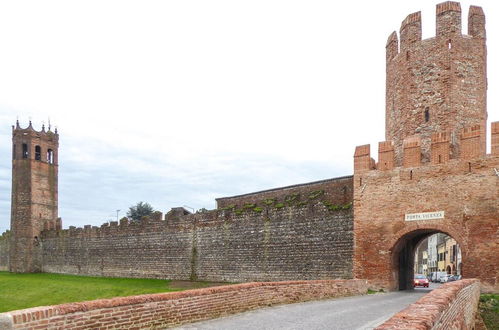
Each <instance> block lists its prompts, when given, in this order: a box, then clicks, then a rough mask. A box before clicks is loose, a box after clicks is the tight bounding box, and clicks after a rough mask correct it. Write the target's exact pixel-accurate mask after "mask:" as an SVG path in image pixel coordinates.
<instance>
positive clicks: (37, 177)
mask: <svg viewBox="0 0 499 330" xmlns="http://www.w3.org/2000/svg"><path fill="white" fill-rule="evenodd" d="M58 147H59V135H58V134H57V129H56V130H55V132H52V131H51V130H50V127H49V129H48V131H45V126H43V127H42V130H41V131H36V130H34V129H33V126H32V125H31V121H30V123H29V126H28V127H27V128H24V129H23V128H21V127H20V126H19V121H18V122H16V126H12V202H11V220H10V228H11V232H12V236H11V245H10V246H11V248H10V265H9V270H10V271H11V272H16V273H32V272H39V271H41V241H40V234H41V232H42V231H43V230H44V229H54V228H56V226H57V227H60V223H58V218H57V181H58Z"/></svg>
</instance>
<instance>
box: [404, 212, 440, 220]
mask: <svg viewBox="0 0 499 330" xmlns="http://www.w3.org/2000/svg"><path fill="white" fill-rule="evenodd" d="M444 218H445V212H444V211H436V212H424V213H410V214H406V215H405V221H418V220H436V219H444Z"/></svg>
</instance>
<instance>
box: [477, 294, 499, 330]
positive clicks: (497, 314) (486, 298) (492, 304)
mask: <svg viewBox="0 0 499 330" xmlns="http://www.w3.org/2000/svg"><path fill="white" fill-rule="evenodd" d="M479 309H480V314H481V315H482V319H483V322H484V323H485V325H486V326H487V329H488V330H496V329H499V294H482V295H480V306H479Z"/></svg>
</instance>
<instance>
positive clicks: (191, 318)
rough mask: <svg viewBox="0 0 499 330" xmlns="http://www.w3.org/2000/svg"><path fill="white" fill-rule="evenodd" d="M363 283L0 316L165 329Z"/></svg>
mask: <svg viewBox="0 0 499 330" xmlns="http://www.w3.org/2000/svg"><path fill="white" fill-rule="evenodd" d="M366 291H367V282H366V281H364V280H326V281H293V282H266V283H261V282H260V283H258V282H257V283H245V284H236V285H230V286H222V287H213V288H205V289H198V290H189V291H183V292H172V293H160V294H149V295H141V296H132V297H123V298H113V299H101V300H94V301H87V302H81V303H70V304H63V305H56V306H47V307H36V308H30V309H24V310H17V311H12V312H7V313H2V314H0V326H2V329H5V330H11V329H95V328H106V329H144V328H151V329H156V328H165V327H171V326H177V325H181V324H185V323H190V322H196V321H202V320H206V319H211V318H216V317H221V316H226V315H230V314H235V313H240V312H243V311H247V310H251V309H255V308H259V307H266V306H271V305H277V304H285V303H294V302H303V301H308V300H317V299H326V298H333V297H343V296H350V295H358V294H364V293H366Z"/></svg>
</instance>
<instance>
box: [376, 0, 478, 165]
mask: <svg viewBox="0 0 499 330" xmlns="http://www.w3.org/2000/svg"><path fill="white" fill-rule="evenodd" d="M425 19H430V18H425ZM421 20H422V17H421V12H416V13H413V14H410V15H408V16H407V18H406V19H405V20H404V21H403V22H402V24H401V27H400V38H398V37H397V34H396V33H395V32H393V33H392V34H391V35H390V37H389V38H388V42H387V45H386V102H385V104H386V118H385V119H386V125H385V128H386V133H385V135H386V140H392V141H394V144H395V155H396V157H395V164H396V166H401V165H402V153H403V148H402V144H403V139H405V138H407V137H409V136H412V135H414V134H419V135H420V136H421V138H422V142H423V145H422V151H423V162H427V161H429V147H430V145H429V144H428V143H427V142H428V141H429V138H430V137H431V135H432V133H434V132H449V134H450V136H451V146H452V147H451V150H450V151H451V158H457V157H459V155H460V150H459V143H460V141H459V131H460V130H461V129H463V128H464V127H470V126H474V125H480V126H481V127H483V128H485V126H486V120H487V111H486V106H487V102H486V101H487V96H486V95H487V94H486V93H487V72H486V69H487V68H486V67H487V65H486V60H487V50H486V36H485V15H484V13H483V10H482V8H480V7H476V6H471V7H470V9H469V12H468V31H467V35H466V34H463V33H462V32H461V6H460V4H459V3H457V2H450V1H449V2H445V3H441V4H438V5H437V7H436V35H435V37H433V38H429V39H425V40H422V38H421V36H422V32H421ZM399 46H400V47H399ZM485 136H486V134H485V132H484V134H483V135H482V136H481V144H482V145H485ZM483 152H485V150H483Z"/></svg>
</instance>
